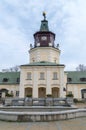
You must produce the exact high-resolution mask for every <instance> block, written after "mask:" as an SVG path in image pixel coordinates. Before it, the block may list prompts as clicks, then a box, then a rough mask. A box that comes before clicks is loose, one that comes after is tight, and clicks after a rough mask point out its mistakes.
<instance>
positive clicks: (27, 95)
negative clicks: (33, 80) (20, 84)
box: [25, 87, 32, 97]
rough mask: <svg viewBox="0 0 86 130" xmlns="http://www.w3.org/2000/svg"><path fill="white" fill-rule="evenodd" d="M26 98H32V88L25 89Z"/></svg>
mask: <svg viewBox="0 0 86 130" xmlns="http://www.w3.org/2000/svg"><path fill="white" fill-rule="evenodd" d="M25 97H32V88H29V87H28V88H25Z"/></svg>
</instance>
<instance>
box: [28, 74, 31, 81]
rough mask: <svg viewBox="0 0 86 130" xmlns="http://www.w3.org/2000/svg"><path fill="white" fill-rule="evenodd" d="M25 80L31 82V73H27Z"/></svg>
mask: <svg viewBox="0 0 86 130" xmlns="http://www.w3.org/2000/svg"><path fill="white" fill-rule="evenodd" d="M27 79H28V80H31V72H28V73H27Z"/></svg>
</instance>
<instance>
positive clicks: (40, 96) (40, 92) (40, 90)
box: [38, 87, 46, 98]
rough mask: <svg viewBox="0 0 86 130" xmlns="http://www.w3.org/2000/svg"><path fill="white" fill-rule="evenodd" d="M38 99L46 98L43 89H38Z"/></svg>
mask: <svg viewBox="0 0 86 130" xmlns="http://www.w3.org/2000/svg"><path fill="white" fill-rule="evenodd" d="M38 97H39V98H44V97H46V88H44V87H41V88H38Z"/></svg>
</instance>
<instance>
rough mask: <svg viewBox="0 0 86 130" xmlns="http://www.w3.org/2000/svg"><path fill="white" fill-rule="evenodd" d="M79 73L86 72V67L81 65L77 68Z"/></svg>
mask: <svg viewBox="0 0 86 130" xmlns="http://www.w3.org/2000/svg"><path fill="white" fill-rule="evenodd" d="M76 70H77V71H86V66H85V65H83V64H79V65H78V67H76Z"/></svg>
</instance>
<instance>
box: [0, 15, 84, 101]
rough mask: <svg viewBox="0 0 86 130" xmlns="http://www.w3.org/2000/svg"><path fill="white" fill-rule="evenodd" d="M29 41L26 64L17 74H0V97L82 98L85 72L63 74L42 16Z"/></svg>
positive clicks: (62, 65) (53, 36)
mask: <svg viewBox="0 0 86 130" xmlns="http://www.w3.org/2000/svg"><path fill="white" fill-rule="evenodd" d="M33 37H34V43H33V44H30V50H29V59H30V61H29V63H28V64H24V65H21V66H20V72H5V73H4V72H0V97H3V95H4V96H6V95H7V94H8V95H9V94H11V95H13V97H20V98H24V97H33V98H43V97H47V96H51V97H54V98H57V97H65V96H66V95H67V94H73V95H74V98H78V99H82V98H85V97H86V72H77V71H68V72H65V71H64V68H65V65H64V64H61V63H60V53H61V51H60V50H59V45H58V44H57V45H56V44H55V37H56V35H55V34H54V33H53V32H52V31H50V29H49V27H48V21H47V19H46V14H45V13H43V20H42V21H41V25H40V29H39V31H37V32H35V33H34V35H33Z"/></svg>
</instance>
